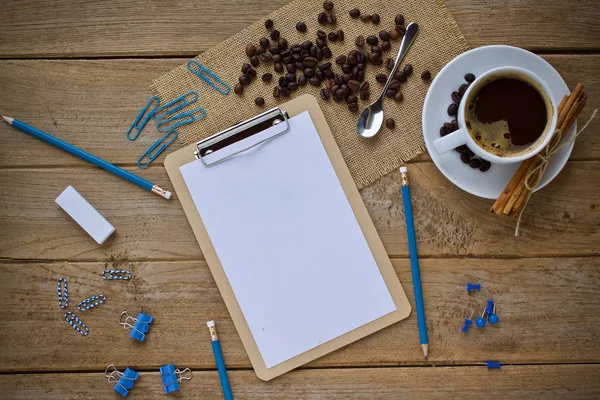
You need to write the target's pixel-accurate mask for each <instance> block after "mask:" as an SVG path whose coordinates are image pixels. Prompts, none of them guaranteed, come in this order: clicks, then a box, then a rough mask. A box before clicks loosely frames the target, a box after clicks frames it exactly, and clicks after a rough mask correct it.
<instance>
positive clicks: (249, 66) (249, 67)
mask: <svg viewBox="0 0 600 400" xmlns="http://www.w3.org/2000/svg"><path fill="white" fill-rule="evenodd" d="M251 68H252V65H250V64H248V63H243V64H242V74H244V75H245V74H246V72H248V70H249V69H251Z"/></svg>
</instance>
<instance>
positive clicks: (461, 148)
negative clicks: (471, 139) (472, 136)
mask: <svg viewBox="0 0 600 400" xmlns="http://www.w3.org/2000/svg"><path fill="white" fill-rule="evenodd" d="M454 150H456V151H458V152H459V153H461V154H462V153H467V150H469V148H468V147H467V145H466V144H463V145H460V146H458V147H457V148H455V149H454ZM467 155H468V154H467Z"/></svg>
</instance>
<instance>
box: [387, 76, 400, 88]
mask: <svg viewBox="0 0 600 400" xmlns="http://www.w3.org/2000/svg"><path fill="white" fill-rule="evenodd" d="M389 88H390V89H392V90H398V89H400V81H399V80H398V79H396V78H394V79H392V81H391V82H390V86H389Z"/></svg>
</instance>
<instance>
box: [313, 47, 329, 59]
mask: <svg viewBox="0 0 600 400" xmlns="http://www.w3.org/2000/svg"><path fill="white" fill-rule="evenodd" d="M319 50H322V51H323V57H324V58H331V56H332V55H333V54H332V53H331V49H330V48H329V47H327V46H325V47H323V48H322V49H319ZM319 50H317V55H319ZM319 58H320V57H319Z"/></svg>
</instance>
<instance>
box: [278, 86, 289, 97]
mask: <svg viewBox="0 0 600 400" xmlns="http://www.w3.org/2000/svg"><path fill="white" fill-rule="evenodd" d="M279 90H281V95H282V96H283V97H289V95H290V93H291V91H290V89H288V88H286V87H282V88H280V89H279Z"/></svg>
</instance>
